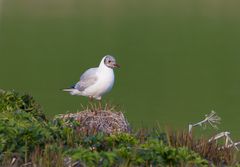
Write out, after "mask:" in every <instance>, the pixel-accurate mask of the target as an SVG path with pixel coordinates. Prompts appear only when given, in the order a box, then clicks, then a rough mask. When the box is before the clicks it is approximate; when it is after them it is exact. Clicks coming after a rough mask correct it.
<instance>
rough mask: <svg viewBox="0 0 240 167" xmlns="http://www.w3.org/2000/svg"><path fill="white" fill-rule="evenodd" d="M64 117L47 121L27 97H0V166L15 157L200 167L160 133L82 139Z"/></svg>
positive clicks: (48, 162)
mask: <svg viewBox="0 0 240 167" xmlns="http://www.w3.org/2000/svg"><path fill="white" fill-rule="evenodd" d="M78 126H79V122H76V121H75V120H74V119H72V118H69V119H67V120H62V119H60V118H55V119H53V120H47V119H46V117H45V115H44V114H43V112H42V110H41V108H40V106H39V105H38V104H37V103H36V102H35V101H34V99H33V98H32V97H31V96H29V95H19V94H17V93H15V92H12V91H1V92H0V166H3V165H5V166H9V164H10V162H11V160H12V157H13V156H16V155H18V158H19V159H21V161H20V164H24V163H32V164H35V165H36V166H41V167H45V166H59V167H60V166H64V165H67V164H68V165H69V163H70V164H73V163H75V164H78V165H79V166H81V165H82V166H90V167H91V166H103V167H105V166H106V167H107V166H169V165H170V166H187V165H190V166H192V165H193V166H204V165H208V161H207V160H205V159H204V158H202V157H201V156H200V155H199V154H198V153H196V152H194V151H192V150H191V149H190V148H189V147H174V146H170V143H168V141H167V135H166V134H165V133H159V132H158V133H155V132H156V131H141V133H134V132H132V133H118V134H111V135H108V134H104V133H96V134H92V135H90V134H84V133H83V132H81V131H79V130H78V128H77V127H78Z"/></svg>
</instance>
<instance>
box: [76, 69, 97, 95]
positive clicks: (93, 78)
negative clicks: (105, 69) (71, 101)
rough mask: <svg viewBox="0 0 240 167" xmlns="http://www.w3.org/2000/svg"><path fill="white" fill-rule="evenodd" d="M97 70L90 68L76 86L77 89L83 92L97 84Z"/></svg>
mask: <svg viewBox="0 0 240 167" xmlns="http://www.w3.org/2000/svg"><path fill="white" fill-rule="evenodd" d="M96 72H97V68H90V69H89V70H87V71H86V72H84V73H83V74H82V76H81V77H80V81H79V82H78V83H77V84H76V85H75V87H74V88H75V89H78V90H79V91H83V90H85V89H86V88H88V87H90V86H92V85H94V84H95V83H96V82H97V79H98V78H97V75H96Z"/></svg>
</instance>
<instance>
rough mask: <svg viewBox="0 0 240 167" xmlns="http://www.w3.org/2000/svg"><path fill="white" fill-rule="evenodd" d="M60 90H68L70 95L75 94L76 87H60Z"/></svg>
mask: <svg viewBox="0 0 240 167" xmlns="http://www.w3.org/2000/svg"><path fill="white" fill-rule="evenodd" d="M62 91H64V92H69V93H70V94H71V95H74V94H76V89H74V88H67V89H62Z"/></svg>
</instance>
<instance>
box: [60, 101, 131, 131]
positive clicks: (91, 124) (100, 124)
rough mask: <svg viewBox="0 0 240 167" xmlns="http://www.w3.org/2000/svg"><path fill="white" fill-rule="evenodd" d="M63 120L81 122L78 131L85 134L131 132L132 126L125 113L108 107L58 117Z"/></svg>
mask: <svg viewBox="0 0 240 167" xmlns="http://www.w3.org/2000/svg"><path fill="white" fill-rule="evenodd" d="M57 117H58V118H61V119H63V120H65V121H66V120H69V119H70V118H72V119H74V120H76V121H77V122H79V123H80V124H79V127H78V130H79V131H81V132H84V133H85V134H94V133H97V132H103V133H105V134H112V133H120V132H130V126H129V123H128V121H127V120H126V118H125V117H124V115H123V113H122V112H120V111H116V110H115V108H114V107H111V106H110V105H106V106H105V107H103V108H101V107H100V106H92V107H91V108H89V107H87V108H86V109H85V110H84V111H81V112H78V113H70V114H63V115H59V116H57Z"/></svg>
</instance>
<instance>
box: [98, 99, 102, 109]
mask: <svg viewBox="0 0 240 167" xmlns="http://www.w3.org/2000/svg"><path fill="white" fill-rule="evenodd" d="M98 106H99V107H98V108H99V109H98V110H99V111H101V110H102V100H99V101H98Z"/></svg>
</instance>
